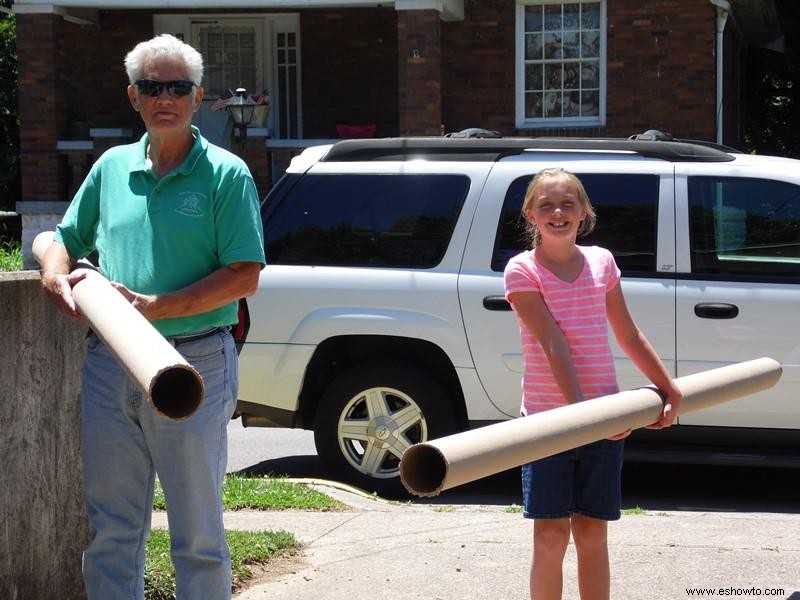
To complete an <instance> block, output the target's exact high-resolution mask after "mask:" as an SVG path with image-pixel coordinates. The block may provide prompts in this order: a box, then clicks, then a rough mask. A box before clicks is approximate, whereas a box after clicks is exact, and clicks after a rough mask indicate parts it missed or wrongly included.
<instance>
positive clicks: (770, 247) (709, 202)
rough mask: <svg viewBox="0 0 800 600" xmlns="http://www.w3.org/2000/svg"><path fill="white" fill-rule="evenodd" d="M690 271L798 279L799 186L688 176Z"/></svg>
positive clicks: (773, 182)
mask: <svg viewBox="0 0 800 600" xmlns="http://www.w3.org/2000/svg"><path fill="white" fill-rule="evenodd" d="M689 209H690V212H689V215H690V241H691V250H692V252H691V256H692V272H693V273H700V274H708V275H715V274H724V275H738V276H743V277H746V278H756V279H758V278H761V279H763V278H781V277H791V278H798V277H800V186H796V185H793V184H790V183H783V182H779V181H772V180H765V179H746V178H739V177H690V178H689Z"/></svg>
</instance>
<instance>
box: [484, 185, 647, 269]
mask: <svg viewBox="0 0 800 600" xmlns="http://www.w3.org/2000/svg"><path fill="white" fill-rule="evenodd" d="M532 177H533V175H528V176H525V177H520V178H519V179H516V180H515V181H514V182H513V183H512V184H511V185H510V186H509V188H508V192H507V193H506V197H505V200H504V202H503V210H502V212H501V214H500V223H499V224H498V228H497V236H496V238H495V250H494V254H493V256H492V270H493V271H502V270H503V269H504V268H505V266H506V263H507V262H508V260H509V259H510V258H511V257H512V256H514V255H515V254H518V253H519V252H522V251H523V250H525V249H526V248H530V240H529V239H528V235H527V233H526V229H525V222H524V221H523V219H522V217H521V215H520V210H521V209H522V201H523V199H524V197H525V190H526V189H527V187H528V184H529V183H530V181H531V178H532ZM578 177H579V178H580V179H581V181H582V182H583V185H584V187H585V188H586V192H587V194H588V195H589V198H590V200H591V203H592V206H593V207H594V209H595V212H596V213H597V225H596V226H595V230H594V232H592V233H591V234H589V235H588V236H585V237H582V238H579V243H580V244H582V245H586V246H591V245H597V246H602V247H604V248H608V249H609V250H610V251H611V252H612V253H613V254H614V258H615V260H616V261H617V265H618V266H619V268H620V269H621V270H622V272H623V274H627V275H632V274H643V273H654V272H655V269H656V264H655V263H656V232H657V229H656V227H657V216H658V192H659V178H658V176H657V175H628V174H595V173H592V174H583V175H581V174H579V175H578Z"/></svg>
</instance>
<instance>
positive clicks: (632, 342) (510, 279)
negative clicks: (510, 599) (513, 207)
mask: <svg viewBox="0 0 800 600" xmlns="http://www.w3.org/2000/svg"><path fill="white" fill-rule="evenodd" d="M522 216H523V217H524V218H525V220H526V221H527V223H528V226H529V231H530V233H531V234H532V238H533V250H529V251H525V252H522V253H521V254H518V255H517V256H515V257H514V258H512V259H511V260H510V261H509V263H508V266H507V267H506V270H505V288H506V298H507V299H508V300H509V302H510V303H511V305H512V307H513V309H514V313H515V314H516V316H517V320H518V321H519V324H520V335H521V338H522V348H523V355H524V361H525V371H524V375H523V382H522V384H523V385H522V387H523V402H522V414H523V415H529V414H532V413H535V412H539V411H543V410H549V409H551V408H555V407H557V406H562V405H564V404H569V403H573V402H580V401H582V400H586V399H589V398H596V397H599V396H605V395H608V394H613V393H616V392H618V391H619V387H618V385H617V381H616V373H615V371H614V362H613V357H612V354H611V347H610V345H609V340H608V323H610V324H611V328H612V329H613V330H614V335H615V336H616V339H617V342H618V344H619V346H620V347H621V348H622V349H623V350H624V351H625V353H626V354H627V355H628V356H629V357H630V358H631V359H632V360H633V362H634V364H636V366H637V367H638V368H639V369H640V370H641V371H642V373H644V374H645V375H646V376H647V377H648V378H649V379H650V381H652V382H653V384H655V385H656V387H658V389H659V390H661V392H662V393H663V394H664V396H665V402H664V411H663V414H662V417H661V419H660V420H659V421H658V422H656V423H654V424H653V425H651V426H650V427H653V428H661V427H667V426H669V425H670V424H671V423H672V421H673V420H674V418H675V415H676V412H677V410H678V407H679V406H680V402H681V393H680V390H678V388H677V387H676V386H675V384H674V382H673V381H672V379H671V378H670V376H669V374H668V373H667V371H666V369H665V368H664V366H663V364H662V363H661V361H660V360H659V358H658V355H657V354H656V352H655V350H653V347H652V346H651V345H650V343H649V342H648V341H647V339H646V338H645V336H644V334H642V332H641V331H640V330H639V328H638V327H637V326H636V324H635V323H634V321H633V319H632V318H631V315H630V313H629V312H628V308H627V306H626V304H625V299H624V298H623V295H622V288H621V286H620V285H619V280H620V271H619V269H618V268H617V265H616V263H615V262H614V258H613V256H612V255H611V253H610V252H609V251H608V250H605V249H604V248H600V247H597V246H591V247H589V246H578V245H577V244H576V239H577V237H578V235H585V234H587V233H589V232H590V231H591V230H592V229H593V227H594V223H595V213H594V209H593V208H592V205H591V204H590V202H589V198H588V196H587V195H586V191H585V190H584V188H583V185H582V184H581V182H580V180H579V179H578V178H577V177H576V176H575V175H573V174H572V173H569V172H567V171H565V170H563V169H545V170H543V171H541V172H540V173H539V174H537V175H536V177H534V178H533V180H532V181H531V183H530V185H529V186H528V189H527V192H526V193H525V200H524V202H523V206H522ZM629 433H630V431H624V432H620V433H619V434H618V435H616V436H614V437H613V438H612V439H609V440H601V441H599V442H596V443H593V444H588V445H586V446H582V447H580V448H576V449H575V450H572V451H569V452H563V453H561V454H557V455H555V456H552V457H549V458H545V459H542V460H539V461H536V462H533V463H529V464H527V465H524V466H523V467H522V487H523V499H524V516H525V517H526V518H529V519H533V560H532V564H531V572H530V592H531V598H533V599H534V600H550V599H560V598H561V593H562V563H563V560H564V555H565V553H566V549H567V544H568V543H569V538H570V533H571V534H572V536H573V539H574V541H575V549H576V552H577V558H578V588H579V590H580V597H581V599H582V600H595V599H596V600H608V598H609V595H610V586H611V584H610V569H609V561H608V545H607V522H608V521H612V520H616V519H619V518H620V507H621V489H620V488H621V486H620V481H621V470H622V447H623V442H622V439H623V438H624V437H626V436H627V435H628V434H629Z"/></svg>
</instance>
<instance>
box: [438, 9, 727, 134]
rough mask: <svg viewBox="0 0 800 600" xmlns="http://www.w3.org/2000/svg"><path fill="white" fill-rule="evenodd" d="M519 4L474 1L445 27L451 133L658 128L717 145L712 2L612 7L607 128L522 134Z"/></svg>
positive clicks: (446, 91)
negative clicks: (462, 17)
mask: <svg viewBox="0 0 800 600" xmlns="http://www.w3.org/2000/svg"><path fill="white" fill-rule="evenodd" d="M515 6H516V4H515V2H513V1H511V0H465V3H464V10H465V20H464V22H463V23H458V22H454V23H443V24H442V39H443V43H442V46H443V48H444V52H443V56H442V90H443V93H442V105H443V111H442V112H443V120H444V123H445V126H446V128H447V130H448V131H457V130H459V129H463V128H466V127H484V128H487V129H495V130H498V131H501V132H502V133H504V134H506V135H590V136H597V135H610V136H627V135H630V134H632V133H636V132H641V131H644V130H645V129H650V128H659V129H663V130H665V131H669V132H670V133H672V134H673V135H676V136H682V137H696V138H702V139H713V138H714V131H715V128H714V102H715V92H714V90H715V88H714V77H715V75H714V73H715V70H714V69H715V59H714V42H715V38H714V35H715V21H714V18H715V10H714V7H713V6H712V5H711V4H710V3H709V2H708V0H613V1H609V2H608V3H607V17H608V30H607V31H608V71H607V89H608V95H607V109H606V115H607V120H606V123H607V125H606V127H592V128H559V129H535V130H518V129H516V125H515V96H514V94H515V91H514V90H515V83H514V77H515V72H514V60H515V41H514V39H515V19H516V14H515Z"/></svg>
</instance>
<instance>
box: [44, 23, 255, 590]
mask: <svg viewBox="0 0 800 600" xmlns="http://www.w3.org/2000/svg"><path fill="white" fill-rule="evenodd" d="M125 68H126V71H127V74H128V79H129V81H130V85H129V86H128V98H129V100H130V103H131V106H133V108H134V110H136V111H137V112H139V114H140V116H141V118H142V120H143V122H144V125H145V128H146V133H145V135H144V136H143V137H142V139H141V140H140V141H139V142H137V143H134V144H130V145H126V146H118V147H115V148H112V149H110V150H108V151H107V152H106V153H105V154H103V156H102V157H100V158H99V159H98V160H97V162H96V163H95V164H94V165H93V167H92V169H91V171H90V173H89V175H88V176H87V177H86V180H85V181H84V182H83V185H82V186H81V188H80V189H79V190H78V192H77V194H76V195H75V198H74V199H73V201H72V203H71V204H70V206H69V208H68V210H67V212H66V214H65V215H64V218H63V220H62V222H61V224H60V225H59V226H58V228H57V231H56V235H55V239H54V242H53V243H52V244H51V245H50V247H49V248H48V249H47V252H46V253H45V256H44V259H43V261H42V283H43V286H44V288H45V290H46V291H47V292H48V293H49V294H50V295H51V296H52V297H53V299H54V300H55V301H56V303H57V304H58V305H59V307H60V308H61V309H62V310H64V311H65V312H66V313H68V314H70V315H72V316H73V317H79V311H78V310H77V308H76V306H75V303H74V300H73V298H72V286H74V285H75V284H76V283H77V282H78V281H80V279H81V276H80V275H74V274H70V269H71V267H72V265H73V264H74V262H75V261H76V260H78V259H80V258H83V257H85V256H87V255H88V254H90V253H91V252H93V251H95V250H96V251H97V252H98V256H99V268H100V270H101V272H102V273H103V274H104V275H105V276H106V277H107V278H108V279H109V281H111V282H112V285H114V286H115V287H116V288H117V289H118V290H119V291H120V292H121V293H122V294H123V295H124V296H125V297H126V298H127V299H128V300H129V301H130V302H131V303H132V304H133V306H134V307H136V308H137V309H138V310H139V311H140V312H141V313H142V314H143V315H144V316H145V317H146V318H147V319H149V320H150V321H151V322H152V323H153V325H154V326H155V328H156V329H157V330H158V331H159V332H160V333H162V334H163V335H164V336H165V337H166V338H167V339H168V340H170V341H171V343H173V344H174V345H175V347H176V349H177V350H178V351H179V352H180V353H181V354H182V355H183V356H184V357H185V358H186V359H187V360H188V361H189V362H190V363H191V364H192V365H193V366H194V367H195V368H196V369H197V370H198V371H199V372H200V374H201V375H202V377H203V380H204V382H205V399H204V401H203V404H202V405H201V406H200V408H199V409H198V411H197V412H196V413H195V414H194V415H192V416H191V417H190V418H189V419H188V420H186V421H180V422H179V421H170V420H168V419H165V418H164V417H162V416H160V415H158V414H157V413H155V412H154V410H153V409H152V407H151V406H150V405H149V403H148V402H147V401H145V400H144V399H143V397H142V394H141V392H140V391H139V390H138V389H137V388H136V387H135V385H134V384H133V383H132V382H131V381H130V380H129V379H128V378H127V376H126V375H125V373H124V372H123V370H122V369H121V368H120V366H119V365H118V364H117V362H116V361H115V359H114V358H113V356H112V355H111V354H110V353H109V351H108V349H107V348H106V347H105V346H104V345H103V343H102V342H101V341H100V340H99V339H98V338H97V337H96V336H95V335H90V336H89V340H88V348H87V356H86V361H85V364H84V370H83V386H82V403H83V405H82V411H83V413H82V428H81V430H82V431H81V432H82V455H83V476H84V488H85V496H86V510H87V514H88V516H89V522H90V525H91V529H92V538H91V541H90V543H89V546H88V547H87V549H86V551H85V553H84V559H83V573H84V581H85V584H86V590H87V594H88V596H89V598H90V599H101V600H108V599H110V598H114V599H117V598H119V599H122V598H143V596H144V550H145V541H146V539H147V536H148V534H149V530H150V513H151V510H152V500H153V486H154V476H155V474H156V473H157V474H158V478H159V481H160V483H161V485H162V487H163V489H164V494H165V498H166V502H167V511H168V517H169V525H170V537H171V540H172V548H171V556H172V561H173V563H174V565H175V572H176V592H177V597H178V598H185V599H192V600H196V599H200V598H202V599H203V600H215V599H217V598H230V595H231V570H230V556H229V553H228V547H227V544H226V542H225V537H224V528H223V523H222V502H221V485H222V479H223V477H224V475H225V469H226V461H227V437H226V431H227V429H226V428H227V424H228V422H229V420H230V418H231V416H232V414H233V411H234V408H235V404H236V395H237V387H238V372H237V362H236V351H235V347H234V342H233V339H232V337H231V334H230V331H229V329H230V325H232V324H234V323H235V322H236V320H237V300H238V299H239V298H242V297H246V296H249V295H252V294H253V293H254V292H255V290H256V287H257V283H258V275H259V272H260V270H261V268H262V267H263V265H264V247H263V240H262V229H261V222H260V217H259V209H258V196H257V191H256V188H255V185H254V183H253V179H252V177H251V175H250V173H249V171H248V169H247V166H246V165H245V164H244V163H243V162H242V161H241V160H240V159H238V158H237V157H235V156H234V155H232V154H230V153H229V152H227V151H225V150H223V149H221V148H218V147H216V146H214V145H212V144H209V143H208V142H207V141H206V140H205V139H204V138H203V137H202V136H201V135H200V132H199V131H198V130H197V128H195V127H193V126H192V124H191V120H192V114H193V113H194V112H196V111H197V110H198V108H199V107H200V103H201V101H202V99H203V88H202V87H200V82H201V80H202V76H203V60H202V57H201V56H200V54H199V53H198V52H197V51H196V50H195V49H193V48H192V47H191V46H189V45H188V44H185V43H183V42H182V41H180V40H178V39H177V38H175V37H173V36H169V35H161V36H157V37H155V38H153V39H151V40H149V41H146V42H142V43H140V44H138V45H137V46H136V47H135V48H134V49H133V50H131V52H130V53H128V55H127V56H126V58H125Z"/></svg>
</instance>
